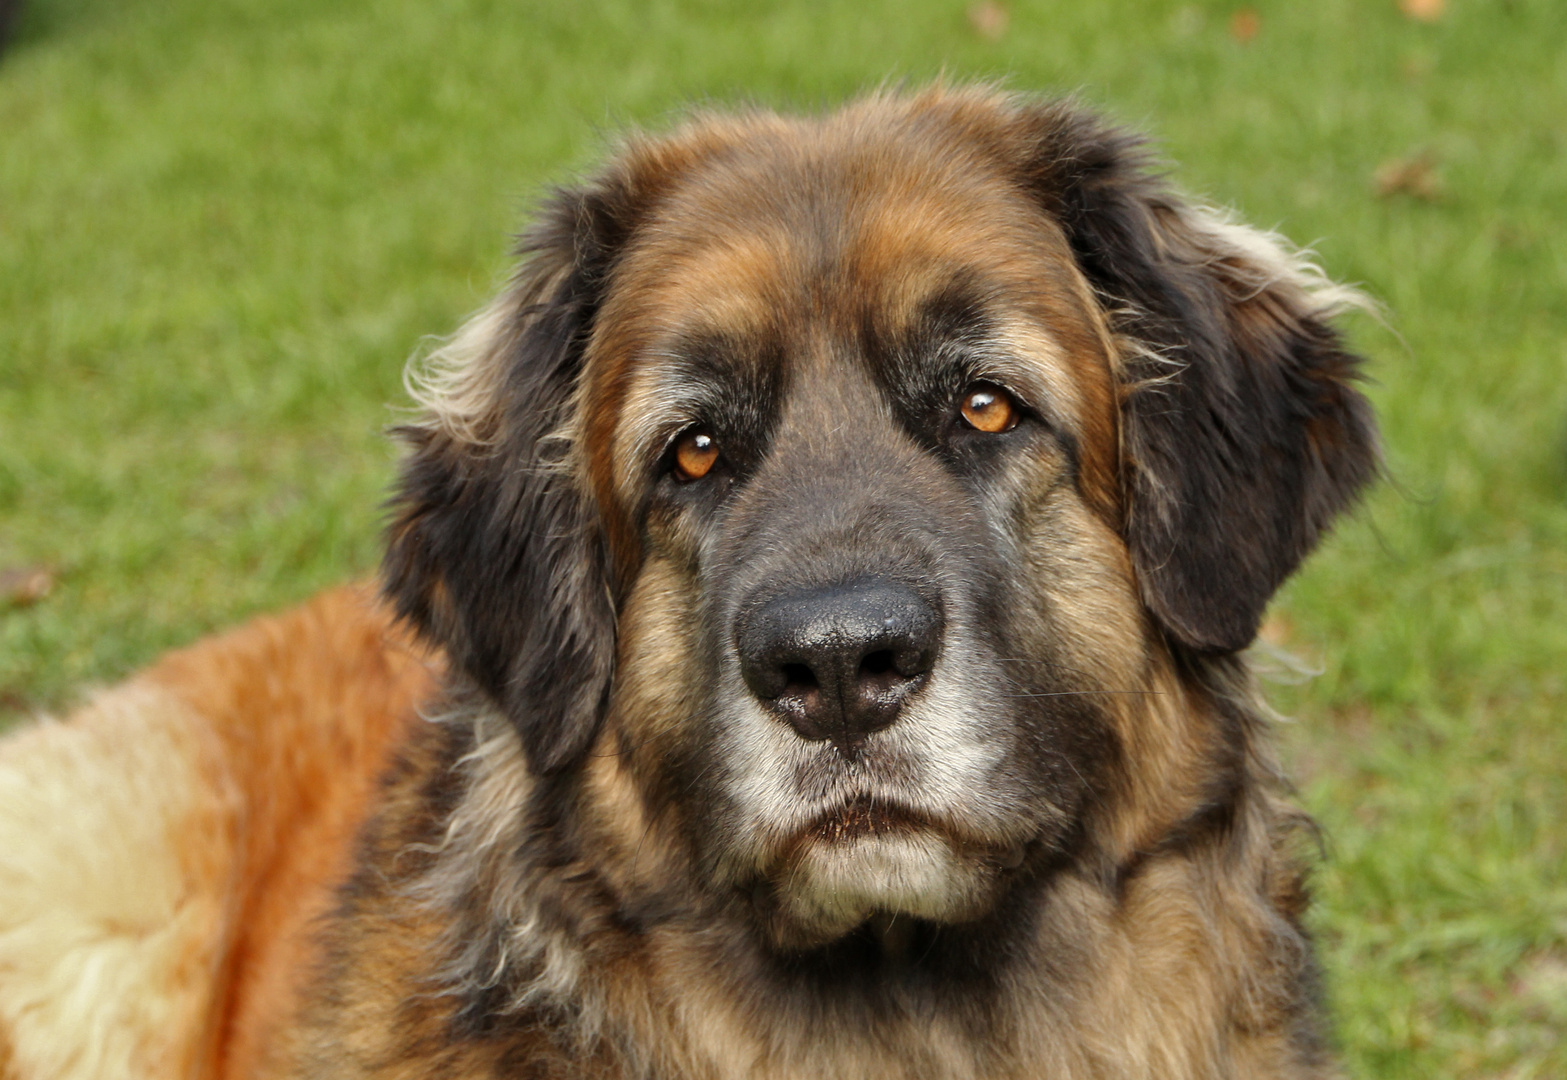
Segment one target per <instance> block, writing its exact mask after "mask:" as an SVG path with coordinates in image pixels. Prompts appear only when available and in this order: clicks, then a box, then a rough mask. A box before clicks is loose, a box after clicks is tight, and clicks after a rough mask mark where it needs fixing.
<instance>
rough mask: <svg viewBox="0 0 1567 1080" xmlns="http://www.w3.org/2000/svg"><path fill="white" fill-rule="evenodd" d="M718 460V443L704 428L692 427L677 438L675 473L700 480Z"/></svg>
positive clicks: (683, 477)
mask: <svg viewBox="0 0 1567 1080" xmlns="http://www.w3.org/2000/svg"><path fill="white" fill-rule="evenodd" d="M717 461H718V443H717V442H716V441H715V440H714V439H713V436H712V435H710V434H709V433H708V432H707V431H705V430H703V429H702V428H692V429H691V430H690V431H687V432H685V433H684V434H682V435H681V436H680V438H678V439H676V440H675V475H676V476H678V477H679V478H680V479H682V480H700V479H702V477H704V476H706V475H707V474H708V473H709V472H711V471H712V468H713V466H714V465H715V464H716V463H717Z"/></svg>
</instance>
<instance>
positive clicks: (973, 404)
mask: <svg viewBox="0 0 1567 1080" xmlns="http://www.w3.org/2000/svg"><path fill="white" fill-rule="evenodd" d="M959 411H960V412H961V413H962V414H963V422H964V423H965V424H967V425H968V426H969V427H971V428H973V429H974V430H975V431H983V432H986V433H987V434H990V435H999V434H1001V433H1002V432H1004V431H1011V430H1012V429H1013V428H1015V427H1017V421H1018V404H1017V402H1016V401H1015V400H1014V399H1013V397H1012V395H1011V394H1009V393H1007V392H1006V391H1005V390H1003V389H1002V388H1001V387H999V386H997V385H996V384H995V383H974V384H973V385H972V386H970V387H969V388H968V389H967V390H965V391H964V392H963V404H962V406H961V407H960V409H959Z"/></svg>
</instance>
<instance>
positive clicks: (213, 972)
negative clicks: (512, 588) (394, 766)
mask: <svg viewBox="0 0 1567 1080" xmlns="http://www.w3.org/2000/svg"><path fill="white" fill-rule="evenodd" d="M435 675H436V672H435V671H434V670H432V669H431V668H430V667H429V666H428V661H427V660H426V659H425V658H424V653H423V652H422V650H419V649H416V648H413V647H412V646H411V645H410V644H409V643H408V642H407V640H406V638H404V637H403V636H402V635H401V634H400V633H399V632H397V631H394V630H393V629H392V627H391V626H390V625H389V624H388V622H387V620H386V618H385V616H384V614H382V613H381V612H380V611H379V610H378V609H377V608H376V607H375V605H374V604H373V602H372V601H371V600H370V598H369V597H367V596H366V595H365V594H364V592H363V591H362V590H359V589H339V590H337V591H335V592H332V593H327V594H324V595H322V596H321V597H318V598H317V599H316V600H314V601H312V602H311V603H310V604H309V605H307V606H305V607H304V608H301V609H299V610H297V611H295V612H291V613H289V614H287V615H284V616H279V617H275V618H268V619H261V620H257V621H256V622H255V623H253V624H251V625H249V626H247V627H245V628H243V629H240V630H238V631H235V632H233V633H231V634H228V635H225V636H223V637H220V638H215V639H213V640H211V641H208V642H203V643H202V644H200V645H196V646H193V647H192V648H190V649H186V650H182V651H180V652H176V653H173V654H171V655H169V656H168V657H166V658H164V659H163V660H162V661H160V662H159V663H158V664H157V665H155V666H154V667H153V668H151V669H150V670H149V671H147V672H145V673H143V674H142V675H140V676H138V677H137V678H136V679H135V680H133V681H132V682H130V683H127V684H126V685H124V686H122V687H118V688H115V689H113V690H109V691H106V692H104V693H103V694H101V695H99V696H98V697H97V698H96V699H95V700H94V701H93V702H92V703H91V704H90V705H88V706H87V707H86V708H84V709H82V710H81V711H79V712H78V713H76V714H75V715H73V716H71V717H70V718H69V719H67V720H65V721H52V720H51V721H43V722H41V723H40V724H38V725H36V726H34V727H32V728H29V729H26V730H23V731H21V732H18V733H16V734H14V735H12V736H11V737H9V738H8V739H7V740H6V741H5V742H4V743H3V744H0V851H3V852H5V853H6V854H5V855H4V856H0V1031H4V1032H6V1033H7V1035H8V1037H9V1040H10V1042H11V1044H12V1054H11V1056H12V1065H11V1069H12V1072H13V1073H14V1075H15V1076H16V1078H17V1080H45V1078H48V1080H56V1078H58V1080H66V1078H70V1080H87V1078H93V1080H118V1078H121V1077H124V1078H126V1080H132V1078H148V1077H202V1078H211V1080H217V1078H220V1077H236V1078H238V1077H245V1076H250V1075H253V1074H254V1072H255V1070H256V1069H257V1068H258V1067H259V1063H260V1062H261V1061H263V1060H264V1059H265V1058H266V1055H267V1053H268V1050H269V1047H270V1046H271V1044H272V1043H273V1042H274V1040H275V1039H276V1036H277V1028H278V1026H279V1025H280V1024H286V1023H288V1022H290V1021H291V1019H292V1017H291V1013H290V1010H291V1008H292V1004H293V1001H294V994H295V993H296V992H297V986H298V982H299V980H300V979H301V978H302V977H304V976H305V975H306V974H307V973H308V971H309V968H310V964H311V962H312V960H311V957H312V945H311V940H310V934H311V924H312V921H313V920H314V919H316V918H318V917H319V916H320V915H321V914H322V913H324V912H325V911H326V910H327V908H328V907H329V905H330V902H331V893H332V889H333V888H334V886H335V885H336V883H337V880H338V879H339V877H340V876H341V875H343V874H344V873H346V871H347V866H348V859H349V856H350V842H351V840H352V838H353V835H354V833H355V831H356V830H357V828H358V825H359V822H360V821H361V820H362V818H363V816H364V814H365V812H366V810H367V807H368V805H369V803H370V801H371V799H372V797H373V791H374V783H375V779H376V776H377V775H378V774H379V772H380V770H381V769H382V767H383V764H384V760H385V756H386V754H387V753H388V748H389V746H390V745H391V744H392V743H393V742H396V741H398V740H400V739H402V738H404V737H406V732H407V729H408V725H409V724H410V723H412V722H413V721H414V717H415V715H416V713H415V708H416V705H417V703H418V702H419V701H420V700H421V699H422V698H423V697H424V696H426V694H427V693H428V689H429V687H430V685H431V683H432V680H433V678H434V677H435Z"/></svg>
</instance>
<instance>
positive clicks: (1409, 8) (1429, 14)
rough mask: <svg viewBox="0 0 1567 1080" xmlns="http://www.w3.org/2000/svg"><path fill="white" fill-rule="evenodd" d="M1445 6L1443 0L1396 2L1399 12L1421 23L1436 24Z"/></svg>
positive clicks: (1404, 0) (1400, 0)
mask: <svg viewBox="0 0 1567 1080" xmlns="http://www.w3.org/2000/svg"><path fill="white" fill-rule="evenodd" d="M1446 6H1447V5H1446V4H1445V3H1444V0H1398V10H1399V11H1402V12H1403V13H1404V14H1405V15H1408V16H1409V17H1410V18H1411V19H1419V20H1420V21H1421V22H1436V21H1437V20H1438V19H1440V18H1441V17H1442V9H1443V8H1444V7H1446Z"/></svg>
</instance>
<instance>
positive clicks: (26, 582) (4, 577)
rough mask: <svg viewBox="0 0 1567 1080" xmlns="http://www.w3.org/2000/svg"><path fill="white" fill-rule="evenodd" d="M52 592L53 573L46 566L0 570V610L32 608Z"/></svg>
mask: <svg viewBox="0 0 1567 1080" xmlns="http://www.w3.org/2000/svg"><path fill="white" fill-rule="evenodd" d="M53 591H54V571H53V570H51V569H50V568H49V567H47V566H21V567H17V568H15V569H12V570H0V609H5V608H24V607H32V606H33V605H34V604H36V603H38V601H40V600H42V599H43V598H44V597H46V596H48V595H49V594H50V593H51V592H53Z"/></svg>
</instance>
